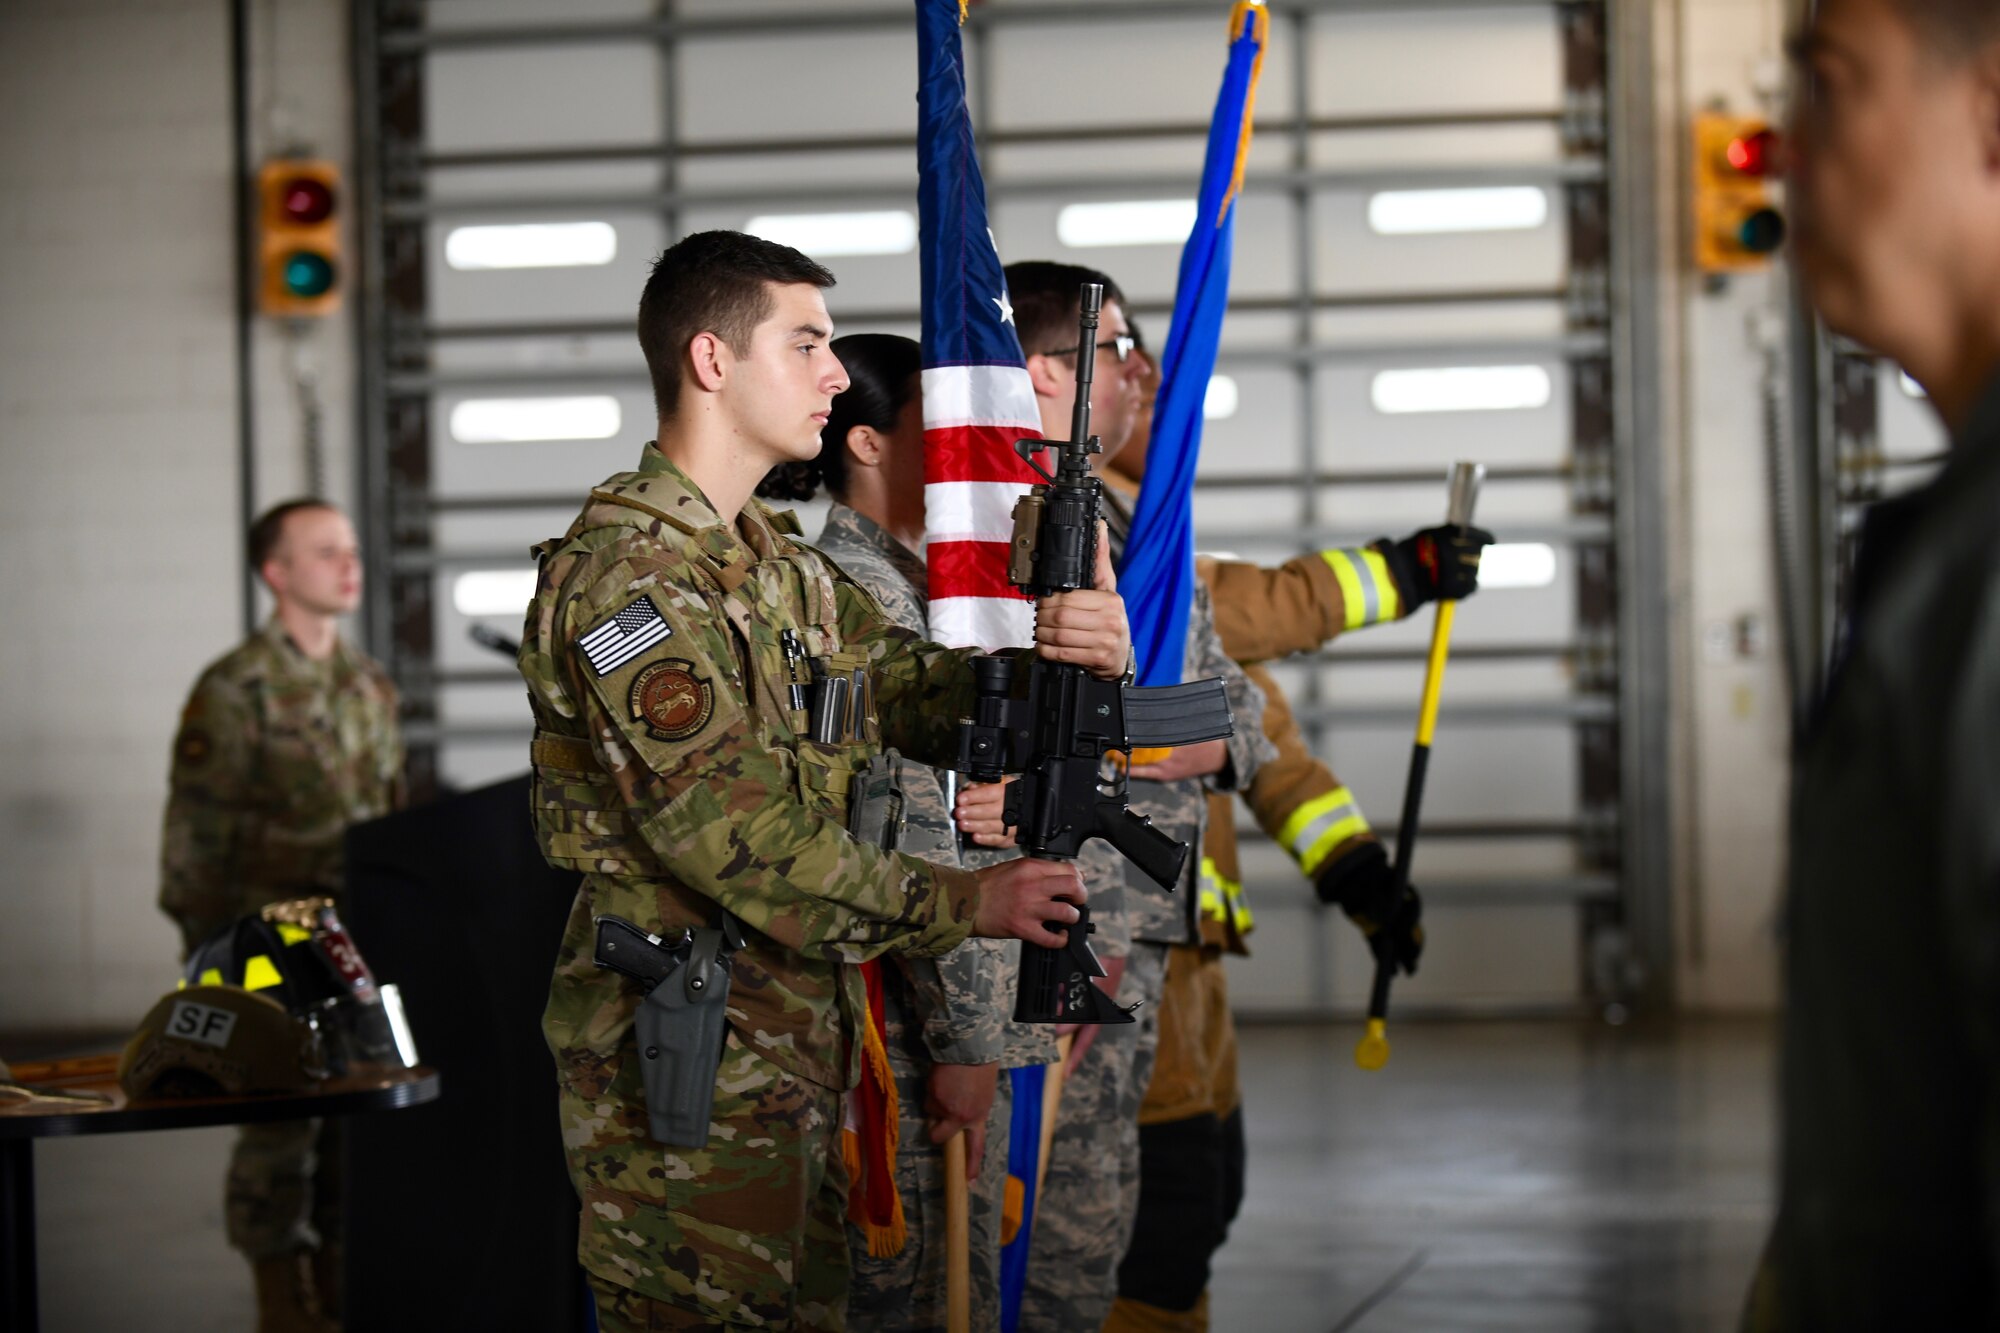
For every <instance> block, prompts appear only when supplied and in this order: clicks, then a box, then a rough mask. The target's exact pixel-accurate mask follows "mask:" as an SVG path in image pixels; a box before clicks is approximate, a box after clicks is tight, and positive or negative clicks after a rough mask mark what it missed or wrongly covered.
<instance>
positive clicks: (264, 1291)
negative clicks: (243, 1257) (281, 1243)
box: [251, 1250, 340, 1333]
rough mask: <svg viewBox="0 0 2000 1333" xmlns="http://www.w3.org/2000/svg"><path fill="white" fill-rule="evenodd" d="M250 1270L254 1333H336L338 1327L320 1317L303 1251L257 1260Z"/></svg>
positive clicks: (321, 1315) (309, 1269)
mask: <svg viewBox="0 0 2000 1333" xmlns="http://www.w3.org/2000/svg"><path fill="white" fill-rule="evenodd" d="M251 1267H252V1269H253V1271H254V1272H255V1273H256V1275H257V1333H340V1325H339V1324H336V1323H335V1322H333V1321H332V1320H331V1319H328V1318H327V1317H326V1316H325V1315H324V1314H322V1313H320V1308H319V1300H318V1299H317V1298H316V1297H315V1296H314V1294H313V1282H312V1268H311V1267H310V1265H309V1263H308V1256H307V1254H306V1253H305V1251H303V1250H299V1251H294V1252H293V1253H291V1254H287V1255H281V1256H279V1257H278V1258H276V1259H259V1260H257V1262H256V1263H255V1264H253V1265H252V1266H251Z"/></svg>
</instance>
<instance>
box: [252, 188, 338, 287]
mask: <svg viewBox="0 0 2000 1333" xmlns="http://www.w3.org/2000/svg"><path fill="white" fill-rule="evenodd" d="M257 200H258V209H257V218H258V234H259V265H260V273H259V280H258V285H257V307H258V309H260V310H262V311H263V312H264V313H265V314H267V315H278V316H281V317H283V318H288V319H300V318H310V317H313V316H317V315H330V314H332V313H333V312H334V311H336V310H338V309H340V293H341V276H342V275H341V258H340V204H341V184H340V170H339V168H337V167H335V166H334V165H333V163H331V162H320V161H315V160H313V159H310V158H295V157H281V158H274V159H272V160H271V161H269V162H266V163H265V164H264V166H263V168H262V169H261V170H260V171H259V172H258V173H257Z"/></svg>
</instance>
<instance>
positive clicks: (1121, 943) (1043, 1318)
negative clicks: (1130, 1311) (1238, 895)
mask: <svg viewBox="0 0 2000 1333" xmlns="http://www.w3.org/2000/svg"><path fill="white" fill-rule="evenodd" d="M1085 282H1096V283H1101V284H1103V286H1104V309H1103V313H1102V315H1101V317H1100V323H1099V329H1100V333H1101V337H1100V340H1099V342H1098V344H1097V364H1096V374H1095V375H1094V377H1093V380H1092V383H1091V395H1090V406H1091V429H1092V431H1093V432H1094V433H1095V434H1096V435H1097V436H1098V438H1099V439H1100V440H1101V441H1102V442H1103V448H1104V452H1103V453H1102V454H1101V455H1099V456H1097V457H1096V458H1095V459H1093V463H1094V465H1095V466H1098V467H1100V468H1101V467H1103V466H1104V465H1105V464H1107V463H1108V462H1109V461H1110V460H1111V459H1112V458H1114V457H1116V456H1117V454H1118V453H1119V451H1120V450H1122V449H1124V448H1125V447H1126V446H1127V444H1128V443H1129V442H1130V441H1131V439H1132V435H1133V432H1134V429H1135V428H1136V426H1137V425H1138V423H1139V420H1140V418H1141V417H1142V416H1143V415H1144V409H1145V407H1146V406H1147V404H1146V400H1145V387H1146V381H1147V373H1148V370H1149V365H1148V363H1147V362H1146V360H1145V358H1144V357H1143V356H1141V355H1140V354H1139V353H1138V351H1137V348H1138V342H1137V339H1135V338H1134V337H1133V336H1132V330H1131V327H1130V325H1129V324H1128V323H1127V321H1126V317H1125V310H1124V295H1123V293H1122V292H1121V291H1120V290H1119V288H1118V285H1117V284H1116V283H1114V282H1113V281H1112V280H1111V279H1110V278H1109V277H1107V276H1106V275H1104V274H1102V273H1099V272H1096V271H1094V270H1091V269H1087V268H1081V267H1078V266H1075V265H1071V264H1056V263H1048V262H1041V261H1037V262H1029V263H1020V264H1010V265H1008V266H1007V293H1008V298H1009V300H1010V301H1011V302H1012V304H1013V308H1014V323H1015V327H1016V328H1017V329H1018V330H1019V331H1020V336H1021V348H1022V351H1024V352H1025V353H1026V354H1027V362H1028V376H1029V378H1030V379H1031V380H1032V381H1033V382H1034V386H1035V397H1036V401H1037V403H1038V404H1039V406H1040V408H1041V416H1042V431H1043V434H1044V435H1047V436H1050V437H1061V436H1067V435H1068V433H1069V430H1070V412H1071V408H1072V405H1073V404H1074V402H1075V400H1076V353H1077V324H1076V311H1077V307H1076V293H1077V288H1078V286H1079V285H1080V284H1082V283H1085ZM1105 507H1106V518H1107V519H1108V520H1109V524H1110V528H1111V545H1112V552H1113V555H1114V556H1116V555H1118V554H1120V553H1122V550H1123V547H1124V542H1125V535H1126V533H1127V531H1129V528H1130V523H1131V517H1132V516H1131V511H1130V509H1129V508H1128V507H1127V506H1126V504H1125V502H1124V500H1123V498H1122V497H1121V496H1120V495H1119V494H1118V493H1117V492H1115V491H1108V492H1107V494H1106V506H1105ZM1211 676H1220V677H1222V678H1223V680H1224V681H1225V682H1226V684H1227V686H1228V690H1229V703H1230V707H1231V709H1232V711H1233V712H1234V714H1235V719H1236V732H1235V735H1234V736H1232V737H1231V738H1230V739H1228V740H1226V741H1221V740H1218V741H1208V742H1204V743H1202V744H1199V745H1188V746H1182V747H1179V748H1177V749H1174V750H1172V751H1170V752H1169V753H1168V756H1167V758H1166V759H1165V760H1164V761H1162V762H1161V763H1158V764H1150V765H1142V766H1140V767H1137V768H1134V769H1133V770H1132V778H1133V779H1134V781H1133V783H1132V791H1131V795H1132V808H1133V809H1135V810H1137V811H1139V812H1140V813H1142V814H1145V815H1147V816H1149V817H1150V818H1151V819H1152V821H1153V823H1154V825H1155V826H1156V827H1158V828H1160V829H1163V830H1165V831H1166V832H1167V833H1169V834H1170V835H1171V836H1173V837H1175V838H1178V839H1181V840H1182V841H1185V842H1189V843H1191V844H1194V845H1196V846H1197V847H1198V846H1199V844H1200V840H1201V835H1202V829H1203V823H1204V819H1205V814H1206V809H1207V794H1208V793H1209V792H1210V791H1233V790H1235V789H1236V787H1237V785H1238V784H1241V783H1248V782H1249V781H1250V780H1251V779H1252V778H1253V777H1254V776H1255V774H1256V770H1257V767H1258V765H1259V764H1261V763H1263V762H1264V761H1265V760H1266V759H1267V758H1268V757H1270V756H1271V755H1272V754H1273V753H1274V752H1273V751H1272V750H1271V748H1270V745H1269V743H1268V742H1266V741H1265V740H1264V735H1263V708H1264V699H1263V695H1262V694H1261V693H1260V692H1259V691H1258V689H1257V687H1256V686H1254V685H1252V684H1251V683H1250V682H1249V681H1248V680H1247V679H1246V678H1245V677H1244V675H1243V673H1242V671H1241V670H1240V669H1238V668H1237V666H1236V665H1235V663H1233V662H1231V661H1230V660H1229V658H1228V656H1227V655H1226V654H1225V653H1224V652H1223V651H1222V644H1221V641H1220V640H1219V639H1218V638H1217V637H1216V634H1215V628H1214V624H1213V619H1212V615H1211V611H1210V608H1209V602H1208V597H1207V594H1206V593H1198V594H1197V598H1196V604H1195V606H1194V608H1193V611H1192V613H1191V615H1190V617H1189V622H1188V653H1187V659H1186V664H1185V668H1184V677H1185V679H1188V680H1198V679H1202V678H1204V677H1211ZM974 790H975V791H978V790H980V789H974ZM961 809H962V810H966V809H967V806H965V805H963V804H962V806H961ZM961 826H962V827H965V828H966V829H967V831H968V832H970V833H973V834H974V835H975V836H976V837H977V838H978V839H979V840H981V841H988V840H989V839H990V838H991V837H992V836H993V835H994V834H996V833H1000V832H1001V831H1000V829H999V826H998V821H997V820H990V819H988V820H975V821H974V822H967V821H966V820H964V819H961ZM989 845H990V843H989ZM1199 855H1200V854H1199V852H1198V851H1197V852H1196V854H1195V855H1193V856H1190V857H1189V865H1190V867H1192V866H1194V865H1195V864H1198V862H1199ZM1080 863H1081V865H1080V868H1081V869H1082V871H1083V876H1084V883H1085V884H1086V885H1087V886H1088V888H1089V890H1090V895H1091V897H1090V903H1091V911H1092V917H1093V921H1094V923H1095V924H1096V926H1097V933H1096V935H1094V936H1093V937H1092V941H1091V942H1092V946H1093V947H1094V948H1095V949H1096V950H1097V953H1098V956H1099V957H1100V958H1101V959H1102V960H1103V963H1104V966H1105V970H1106V971H1107V972H1108V973H1109V975H1108V976H1106V977H1104V978H1101V979H1100V984H1101V985H1102V986H1103V987H1104V989H1105V990H1106V991H1107V992H1109V993H1111V994H1112V995H1113V996H1115V998H1116V999H1117V1001H1118V1003H1119V1004H1121V1005H1131V1004H1134V1003H1137V1004H1139V1005H1140V1008H1139V1010H1138V1012H1137V1014H1136V1015H1135V1018H1136V1019H1137V1020H1138V1021H1136V1022H1134V1023H1130V1024H1118V1025H1106V1026H1101V1027H1085V1028H1082V1029H1081V1030H1080V1031H1079V1032H1078V1034H1077V1043H1076V1046H1075V1047H1074V1048H1073V1050H1072V1052H1071V1056H1070V1065H1071V1072H1070V1080H1069V1082H1068V1083H1067V1084H1066V1085H1065V1086H1064V1089H1063V1098H1062V1112H1061V1116H1060V1118H1059V1119H1058V1121H1057V1124H1056V1131H1055V1139H1054V1141H1053V1143H1052V1145H1051V1147H1050V1150H1049V1163H1048V1176H1047V1178H1046V1181H1045V1183H1044V1185H1043V1192H1042V1195H1041V1197H1040V1199H1039V1200H1038V1201H1037V1203H1036V1207H1035V1229H1034V1237H1033V1241H1032V1249H1031V1251H1030V1254H1029V1258H1028V1279H1027V1289H1026V1292H1025V1293H1024V1296H1023V1299H1022V1305H1021V1320H1020V1326H1021V1327H1022V1328H1035V1329H1041V1328H1050V1329H1055V1328H1061V1329H1095V1328H1098V1327H1100V1326H1101V1325H1102V1324H1103V1323H1104V1321H1105V1319H1106V1318H1107V1316H1109V1314H1110V1312H1111V1307H1112V1304H1113V1302H1114V1301H1115V1300H1116V1298H1117V1294H1118V1273H1117V1269H1118V1261H1119V1259H1120V1258H1121V1257H1122V1256H1123V1254H1124V1252H1125V1249H1126V1247H1127V1245H1128V1244H1130V1242H1131V1238H1132V1227H1133V1220H1134V1217H1135V1216H1136V1214H1137V1210H1138V1203H1139V1105H1140V1102H1141V1101H1142V1100H1143V1098H1144V1096H1145V1092H1146V1085H1147V1083H1148V1081H1149V1080H1150V1079H1151V1077H1152V1068H1153V1054H1154V1049H1155V1044H1156V1042H1157V1039H1158V1035H1159V1010H1160V997H1161V993H1162V990H1163V988H1164V986H1165V984H1166V966H1167V955H1168V949H1169V947H1170V946H1172V945H1175V944H1186V943H1190V942H1194V941H1198V940H1199V939H1200V933H1199V926H1198V924H1197V923H1196V921H1195V917H1194V906H1195V900H1196V892H1195V884H1194V880H1193V875H1192V869H1190V871H1189V873H1188V874H1187V875H1186V876H1184V878H1183V882H1182V883H1181V884H1180V885H1179V886H1178V888H1177V889H1176V890H1175V892H1174V893H1172V894H1171V895H1170V894H1167V893H1165V892H1164V891H1162V890H1161V889H1160V888H1159V886H1158V885H1156V884H1154V883H1153V882H1152V880H1151V879H1150V878H1148V877H1147V876H1146V875H1145V874H1144V873H1142V872H1140V871H1139V870H1138V869H1137V868H1136V867H1130V868H1128V866H1127V863H1126V862H1125V859H1124V858H1123V857H1122V856H1120V855H1119V854H1118V853H1117V852H1115V851H1113V850H1112V849H1111V847H1110V846H1109V844H1106V843H1103V842H1098V841H1092V842H1090V843H1086V844H1085V848H1084V855H1083V856H1082V857H1081V858H1080Z"/></svg>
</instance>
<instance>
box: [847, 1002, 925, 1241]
mask: <svg viewBox="0 0 2000 1333" xmlns="http://www.w3.org/2000/svg"><path fill="white" fill-rule="evenodd" d="M861 1032H862V1038H861V1050H862V1060H863V1062H864V1064H865V1065H866V1068H864V1069H863V1070H862V1075H861V1076H862V1077H863V1078H864V1079H866V1078H869V1077H871V1076H872V1077H873V1078H874V1079H875V1081H876V1083H877V1084H878V1085H879V1086H880V1087H881V1089H882V1138H883V1143H882V1151H883V1153H884V1154H885V1160H886V1161H887V1162H888V1164H889V1171H888V1174H889V1199H890V1213H889V1222H888V1225H887V1226H883V1225H880V1224H878V1223H875V1222H871V1221H869V1220H868V1219H867V1218H866V1217H865V1216H859V1215H857V1213H856V1211H855V1210H853V1209H850V1210H849V1212H848V1214H847V1218H848V1220H849V1221H850V1222H853V1223H855V1224H856V1225H857V1226H859V1227H860V1228H861V1229H862V1230H863V1231H864V1232H866V1233H867V1236H868V1253H869V1254H870V1255H871V1256H873V1257H874V1258H877V1259H888V1258H891V1257H893V1256H895V1255H898V1254H901V1253H902V1252H903V1246H904V1244H905V1243H906V1242H907V1241H908V1240H909V1234H910V1229H909V1223H908V1222H907V1221H906V1220H905V1218H904V1216H903V1194H902V1191H901V1190H898V1189H897V1188H896V1150H897V1148H898V1147H900V1146H901V1144H902V1140H903V1131H902V1106H901V1105H900V1103H899V1101H898V1099H897V1096H896V1076H895V1075H894V1074H893V1073H891V1072H890V1070H889V1051H888V1048H887V1047H885V1046H884V1045H883V1044H882V1034H881V1033H879V1032H877V1031H876V1030H875V1024H874V1022H873V1021H872V1020H871V1019H870V1018H869V1016H868V1015H867V1014H866V1013H865V1012H864V1013H863V1014H862V1021H861ZM840 1156H841V1160H842V1161H843V1162H845V1163H846V1164H847V1178H848V1180H849V1181H850V1182H858V1181H860V1180H861V1179H862V1145H861V1135H860V1134H858V1133H856V1132H855V1131H854V1130H851V1129H846V1128H843V1129H842V1130H841V1131H840ZM849 1188H850V1189H854V1188H856V1186H855V1185H854V1184H850V1186H849ZM855 1201H856V1202H857V1203H858V1202H859V1195H858V1193H857V1195H856V1200H855Z"/></svg>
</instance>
